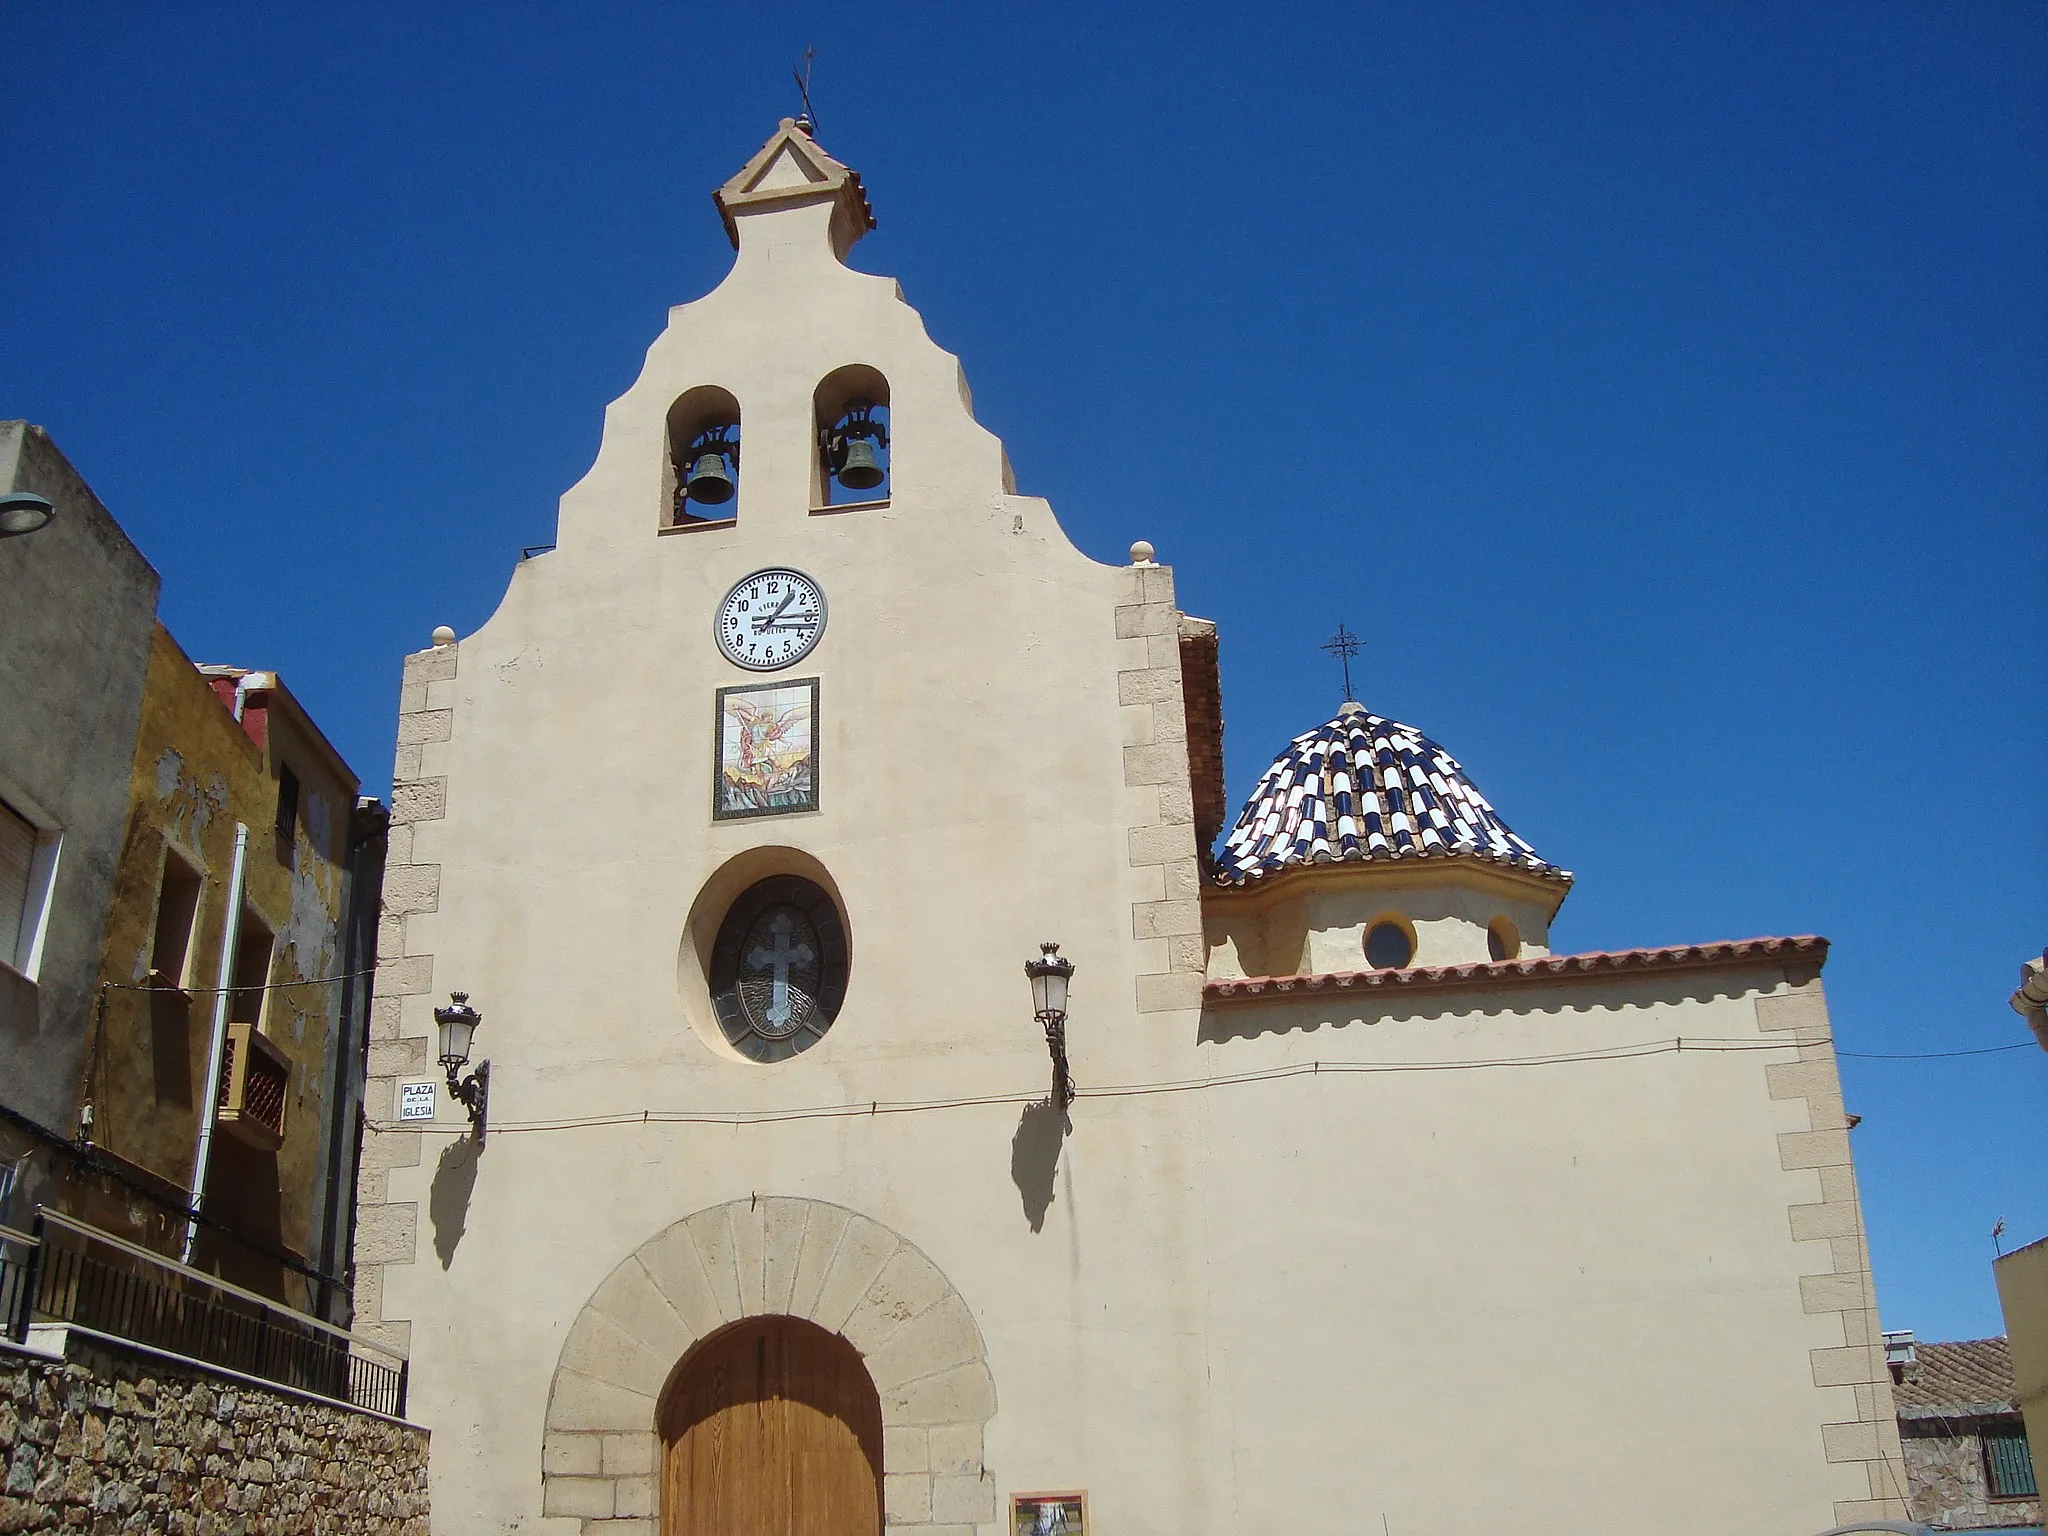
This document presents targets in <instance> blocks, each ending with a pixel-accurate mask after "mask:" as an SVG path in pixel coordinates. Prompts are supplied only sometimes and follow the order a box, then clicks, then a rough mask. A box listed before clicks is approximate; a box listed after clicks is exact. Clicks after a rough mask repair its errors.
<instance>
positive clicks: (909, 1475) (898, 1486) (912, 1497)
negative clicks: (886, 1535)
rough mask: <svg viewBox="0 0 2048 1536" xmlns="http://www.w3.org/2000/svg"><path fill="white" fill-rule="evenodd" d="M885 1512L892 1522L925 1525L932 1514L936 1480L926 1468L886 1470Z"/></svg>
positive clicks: (883, 1486)
mask: <svg viewBox="0 0 2048 1536" xmlns="http://www.w3.org/2000/svg"><path fill="white" fill-rule="evenodd" d="M882 1513H883V1519H884V1520H885V1521H886V1522H887V1523H888V1524H890V1525H922V1524H923V1523H924V1522H925V1521H927V1520H929V1519H931V1517H932V1480H931V1479H930V1478H929V1477H927V1476H925V1475H924V1473H922V1472H892V1473H885V1474H883V1477H882Z"/></svg>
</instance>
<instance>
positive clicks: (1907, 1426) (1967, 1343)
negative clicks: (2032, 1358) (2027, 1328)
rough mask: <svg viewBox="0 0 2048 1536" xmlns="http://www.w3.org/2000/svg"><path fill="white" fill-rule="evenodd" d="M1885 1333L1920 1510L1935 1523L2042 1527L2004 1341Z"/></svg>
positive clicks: (1918, 1515)
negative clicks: (1924, 1340) (1928, 1339)
mask: <svg viewBox="0 0 2048 1536" xmlns="http://www.w3.org/2000/svg"><path fill="white" fill-rule="evenodd" d="M1886 1339H1887V1345H1888V1353H1889V1355H1890V1360H1891V1369H1892V1382H1893V1386H1892V1393H1893V1396H1894V1398H1895V1399H1896V1400H1897V1403H1898V1407H1899V1434H1900V1436H1901V1439H1902V1441H1903V1445H1904V1449H1905V1457H1906V1477H1907V1486H1908V1493H1909V1498H1910V1502H1911V1506H1912V1512H1913V1518H1914V1519H1916V1520H1920V1521H1924V1522H1925V1523H1926V1524H1928V1525H1930V1526H1932V1527H1934V1529H1936V1530H1937V1531H1986V1530H2036V1529H2038V1528H2039V1527H2040V1524H2041V1495H2040V1489H2039V1485H2038V1484H2037V1483H2036V1481H2035V1478H2034V1466H2033V1461H2032V1457H2031V1453H2030V1448H2029V1444H2028V1438H2027V1426H2026V1425H2025V1423H2024V1422H2023V1421H2022V1418H2021V1414H2020V1409H2019V1403H2018V1396H2017V1388H2016V1385H2015V1382H2014V1378H2013V1366H2012V1358H2011V1353H2010V1351H2009V1350H2008V1348H2007V1345H2006V1341H2005V1340H2004V1339H1963V1340H1959V1341H1957V1342H1954V1343H1948V1344H1916V1343H1915V1342H1914V1339H1913V1336H1912V1334H1910V1333H1891V1334H1887V1335H1886Z"/></svg>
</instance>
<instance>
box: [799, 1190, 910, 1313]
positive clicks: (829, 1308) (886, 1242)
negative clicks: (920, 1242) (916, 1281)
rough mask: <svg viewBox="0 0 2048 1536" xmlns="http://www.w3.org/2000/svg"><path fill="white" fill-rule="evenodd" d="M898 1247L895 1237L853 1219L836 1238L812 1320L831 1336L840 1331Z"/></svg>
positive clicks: (876, 1225) (872, 1224) (858, 1218)
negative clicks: (833, 1252) (835, 1245)
mask: <svg viewBox="0 0 2048 1536" xmlns="http://www.w3.org/2000/svg"><path fill="white" fill-rule="evenodd" d="M897 1247H898V1241H897V1237H896V1234H895V1233H893V1232H891V1231H890V1230H889V1229H888V1228H886V1227H884V1226H882V1225H880V1224H879V1223H877V1222H873V1221H869V1220H868V1219H867V1218H866V1217H865V1216H853V1217H851V1218H850V1219H849V1220H848V1221H847V1224H846V1231H845V1232H844V1233H843V1234H841V1236H840V1239H839V1251H838V1252H837V1253H836V1254H834V1255H833V1258H832V1267H831V1269H830V1270H829V1271H828V1272H827V1273H826V1275H825V1282H824V1284H823V1285H822V1286H821V1287H820V1288H819V1291H818V1304H817V1306H816V1307H815V1308H814V1309H813V1311H812V1312H811V1321H812V1322H814V1323H816V1324H817V1325H818V1326H819V1327H820V1328H825V1329H829V1330H830V1331H831V1332H833V1333H838V1332H840V1331H842V1330H843V1329H844V1328H845V1326H846V1322H847V1319H848V1318H849V1317H850V1316H851V1315H852V1314H853V1311H854V1308H855V1307H857V1306H859V1305H860V1302H861V1299H862V1298H863V1297H864V1296H866V1295H867V1293H868V1288H869V1287H870V1286H872V1285H873V1284H874V1283H875V1281H876V1280H877V1279H879V1278H880V1277H881V1273H882V1266H883V1265H885V1264H887V1263H888V1262H889V1256H890V1255H891V1254H893V1253H894V1252H895V1251H896V1249H897Z"/></svg>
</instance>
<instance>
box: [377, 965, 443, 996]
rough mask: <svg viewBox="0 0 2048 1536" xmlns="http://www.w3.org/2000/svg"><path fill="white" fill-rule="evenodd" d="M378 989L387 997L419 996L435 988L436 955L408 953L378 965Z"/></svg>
mask: <svg viewBox="0 0 2048 1536" xmlns="http://www.w3.org/2000/svg"><path fill="white" fill-rule="evenodd" d="M377 990H378V991H379V992H380V993H382V994H383V995H384V996H385V997H417V996H419V995H420V994H421V993H426V992H432V991H433V990H434V957H433V956H432V955H407V956H405V957H404V958H403V959H400V960H392V961H389V962H387V963H386V964H383V965H380V966H378V967H377Z"/></svg>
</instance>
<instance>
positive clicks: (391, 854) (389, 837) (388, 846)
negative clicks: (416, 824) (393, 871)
mask: <svg viewBox="0 0 2048 1536" xmlns="http://www.w3.org/2000/svg"><path fill="white" fill-rule="evenodd" d="M411 862H412V828H411V827H410V826H404V827H393V828H391V829H390V830H389V831H387V832H386V833H385V834H384V863H385V864H386V865H387V866H389V865H392V864H410V863H411Z"/></svg>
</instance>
